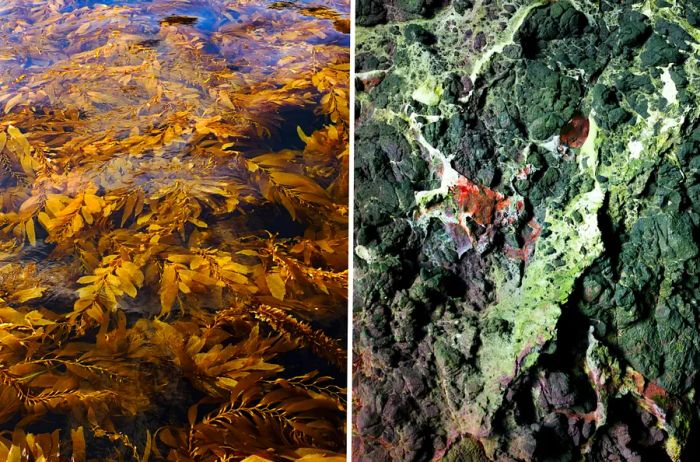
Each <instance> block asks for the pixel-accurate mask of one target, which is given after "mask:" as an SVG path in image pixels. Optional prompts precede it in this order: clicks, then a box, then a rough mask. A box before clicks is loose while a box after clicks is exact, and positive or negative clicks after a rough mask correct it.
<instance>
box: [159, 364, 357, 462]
mask: <svg viewBox="0 0 700 462" xmlns="http://www.w3.org/2000/svg"><path fill="white" fill-rule="evenodd" d="M200 407H203V406H197V405H195V406H192V407H191V408H190V409H189V411H188V418H189V421H190V422H189V423H190V425H189V426H188V427H187V428H182V429H172V428H168V429H165V430H163V431H162V432H160V434H159V437H160V439H161V441H162V442H163V443H165V444H166V445H167V446H169V447H170V452H169V454H168V460H172V461H175V460H183V459H184V460H203V461H209V460H212V461H214V460H220V459H217V458H218V457H221V456H222V455H223V454H227V455H231V456H232V457H237V458H238V460H240V459H241V458H242V456H244V455H246V454H256V455H257V456H258V457H261V456H262V457H265V456H267V457H270V458H271V460H279V459H280V458H284V459H287V458H290V456H291V457H294V451H295V449H296V448H299V447H307V446H308V447H315V448H318V449H316V450H317V451H318V452H319V453H322V451H321V450H322V449H326V450H328V451H333V450H337V448H338V445H339V438H340V437H342V435H343V433H344V428H343V426H344V422H343V421H342V420H343V419H342V418H337V416H338V415H339V414H338V412H339V411H341V412H343V411H344V407H343V406H342V405H340V404H339V402H338V401H336V400H334V399H331V398H328V397H327V396H324V395H321V394H314V393H310V392H308V391H306V390H304V389H303V388H299V387H291V386H287V385H285V384H278V383H269V382H265V381H261V380H260V379H258V378H257V377H254V376H251V377H249V378H247V379H245V380H242V381H241V382H239V384H238V385H237V386H236V387H235V388H233V389H232V390H231V394H230V398H229V400H228V402H226V403H223V404H222V405H221V406H220V407H219V408H217V409H215V410H214V411H212V412H208V413H202V412H201V411H200ZM341 415H342V414H341ZM200 416H201V417H200ZM270 435H277V436H276V437H275V439H274V440H273V439H271V438H270ZM280 437H281V440H280V439H279V438H280ZM263 460H264V459H263ZM292 460H294V459H293V458H292Z"/></svg>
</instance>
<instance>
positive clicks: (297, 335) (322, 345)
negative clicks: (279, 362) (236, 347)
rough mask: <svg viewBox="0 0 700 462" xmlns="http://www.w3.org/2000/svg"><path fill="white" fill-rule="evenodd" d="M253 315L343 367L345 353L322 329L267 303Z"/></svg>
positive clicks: (344, 365) (345, 361) (345, 360)
mask: <svg viewBox="0 0 700 462" xmlns="http://www.w3.org/2000/svg"><path fill="white" fill-rule="evenodd" d="M255 317H256V318H257V319H260V320H261V321H264V322H265V323H267V324H268V325H269V326H270V327H272V329H273V330H275V331H277V332H281V333H283V334H285V335H286V336H288V337H289V338H290V339H291V340H293V341H295V342H297V343H299V345H300V346H304V347H308V348H310V349H311V350H312V351H313V352H314V353H316V354H317V355H318V356H320V357H322V358H325V359H326V360H327V361H328V362H330V363H332V364H334V365H336V366H337V367H338V368H340V369H343V370H344V369H345V367H346V363H347V354H346V352H345V349H344V348H342V347H341V346H340V345H339V344H338V342H337V341H335V340H333V339H332V338H330V337H328V336H327V335H326V334H324V333H323V331H321V330H319V329H313V328H312V327H311V326H309V325H308V324H306V323H305V322H303V321H299V320H298V319H296V318H294V316H292V315H290V314H289V313H286V312H285V311H283V310H281V309H279V308H274V307H272V306H268V305H260V306H259V307H258V308H257V310H255Z"/></svg>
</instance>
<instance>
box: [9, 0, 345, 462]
mask: <svg viewBox="0 0 700 462" xmlns="http://www.w3.org/2000/svg"><path fill="white" fill-rule="evenodd" d="M102 3H103V2H97V1H92V0H48V1H36V0H9V1H6V2H2V5H0V16H2V18H3V21H1V22H0V64H1V65H0V460H8V461H11V462H20V461H21V462H24V461H25V460H44V461H63V460H73V461H75V462H88V461H100V460H105V461H121V460H125V461H131V460H137V461H139V462H145V461H153V460H171V461H185V460H186V461H197V462H199V461H224V460H228V461H240V460H249V461H250V460H305V461H314V460H330V461H333V462H335V461H337V460H339V459H342V458H343V456H342V452H343V451H344V449H345V448H344V445H345V432H346V429H345V425H344V421H345V406H346V403H345V398H344V394H345V390H344V388H343V387H344V374H343V373H342V370H343V368H344V366H345V355H346V353H345V348H344V346H342V341H341V340H337V339H334V338H332V337H333V335H335V334H331V333H330V332H336V331H338V330H339V328H340V327H341V326H339V324H342V323H343V319H344V318H345V315H346V303H347V236H348V231H347V226H348V204H347V202H348V184H347V183H348V171H349V159H348V140H349V102H348V95H349V58H350V55H349V50H348V45H349V36H348V30H347V24H348V23H347V17H348V14H349V4H348V3H343V2H340V1H338V0H330V1H327V2H324V6H319V7H311V6H308V7H307V6H298V5H293V4H282V3H279V4H272V3H271V2H268V3H264V2H259V1H252V0H243V1H238V2H230V1H224V0H154V1H150V2H135V1H128V2H118V3H119V5H114V4H108V5H104V4H102ZM107 3H112V2H107ZM341 331H343V330H342V329H341ZM302 350H303V351H302ZM299 355H303V357H304V358H305V360H304V361H303V363H304V365H303V366H302V365H300V364H298V360H297V358H298V356H299ZM309 358H311V359H309ZM314 369H320V370H322V371H324V374H325V375H323V376H321V375H320V374H319V373H318V372H315V371H314ZM329 371H330V372H329ZM256 458H257V459H256Z"/></svg>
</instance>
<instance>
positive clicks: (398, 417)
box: [353, 0, 700, 462]
mask: <svg viewBox="0 0 700 462" xmlns="http://www.w3.org/2000/svg"><path fill="white" fill-rule="evenodd" d="M357 11H358V24H360V25H363V26H372V27H371V28H370V27H365V28H359V29H358V39H357V43H358V50H357V69H358V79H357V87H358V89H359V90H360V91H359V92H358V101H359V104H358V111H357V114H358V129H357V137H356V138H357V144H356V149H355V152H356V153H357V160H356V176H355V178H356V184H355V191H356V201H355V204H356V216H357V221H356V224H355V226H356V234H355V235H356V236H357V242H356V244H357V246H356V247H355V255H356V265H355V268H356V274H355V286H354V287H355V288H356V292H357V293H356V294H355V300H356V305H357V306H356V308H355V321H354V324H355V337H354V338H355V351H356V354H355V357H356V358H357V361H356V367H357V371H356V373H355V384H354V390H355V393H354V394H353V398H354V401H355V403H354V405H355V410H356V411H355V413H354V414H353V416H354V417H355V419H354V425H355V428H354V431H355V433H356V441H357V448H358V451H357V456H358V457H357V458H358V460H363V461H372V462H377V461H388V460H396V461H428V460H433V461H436V460H443V459H444V460H448V461H476V460H487V459H488V460H503V461H512V460H518V461H531V460H532V461H550V460H592V461H609V460H616V461H621V460H630V461H638V460H653V461H664V460H673V461H678V460H683V461H685V460H696V459H697V454H698V452H700V451H699V450H698V438H697V435H698V434H699V433H698V432H700V414H698V409H700V407H699V406H698V401H697V392H698V386H699V384H700V383H699V382H698V380H699V376H698V368H699V367H700V336H698V320H699V319H700V309H699V307H698V301H699V300H700V292H699V290H700V289H699V288H700V252H699V251H698V236H700V209H699V207H700V196H698V192H700V189H699V187H698V183H699V180H700V177H699V176H698V167H699V166H700V164H699V163H698V159H700V156H699V154H700V105H699V103H700V101H698V93H699V89H700V69H699V68H698V50H700V29H699V28H698V27H699V26H700V9H699V7H698V4H697V2H692V1H673V0H647V1H641V0H621V1H608V0H602V1H587V0H577V1H574V0H571V1H499V0H488V1H487V0H475V1H470V0H469V1H458V0H455V1H452V2H449V4H447V2H438V1H431V0H416V1H413V0H410V1H409V0H395V1H390V2H388V3H383V2H378V1H374V0H359V1H358V10H357Z"/></svg>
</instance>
